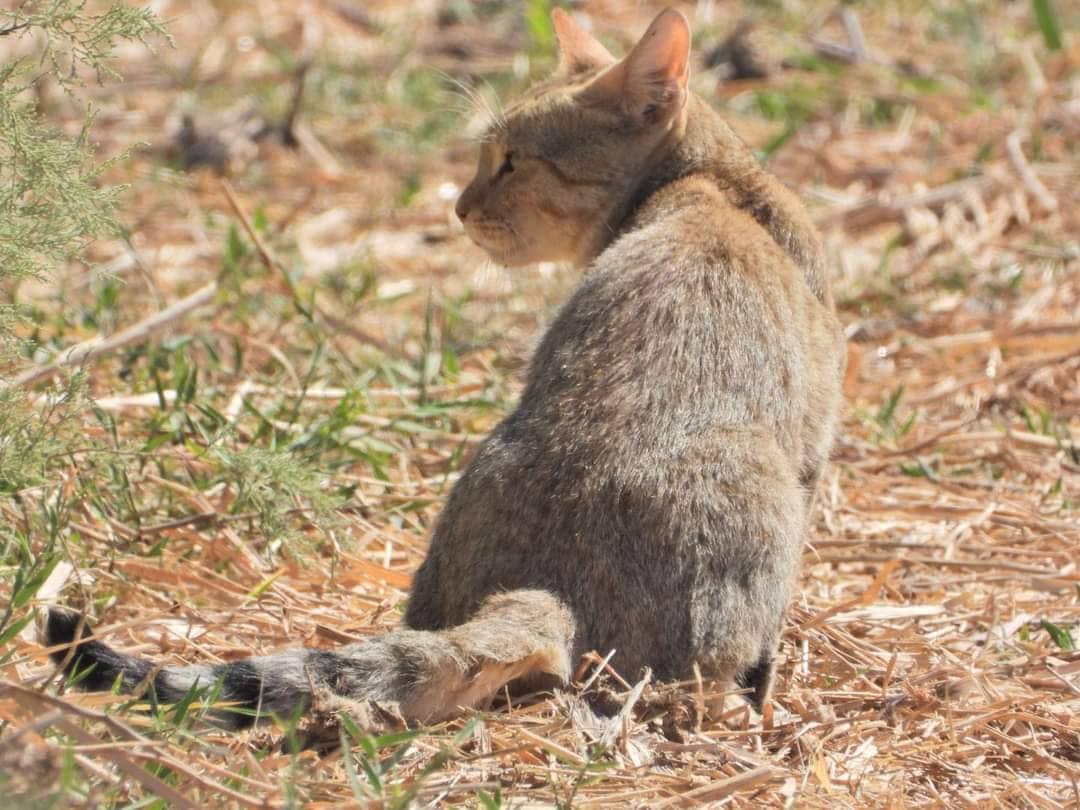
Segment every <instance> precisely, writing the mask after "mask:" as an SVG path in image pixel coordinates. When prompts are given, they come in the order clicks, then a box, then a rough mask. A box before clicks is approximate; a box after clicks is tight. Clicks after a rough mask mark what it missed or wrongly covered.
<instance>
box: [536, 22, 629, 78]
mask: <svg viewBox="0 0 1080 810" xmlns="http://www.w3.org/2000/svg"><path fill="white" fill-rule="evenodd" d="M551 24H552V25H553V26H554V27H555V38H556V39H558V40H559V66H558V67H557V68H556V69H555V73H556V74H561V75H563V76H573V75H574V74H575V73H581V72H582V71H586V70H595V69H596V68H606V67H609V66H611V65H614V64H615V57H614V56H612V55H611V53H609V52H608V49H607V48H605V47H604V46H603V45H601V44H600V41H599V40H598V39H597V38H596V37H594V36H593V35H592V34H590V33H589V32H588V31H586V30H585V29H584V28H582V27H581V26H580V25H578V24H577V23H576V22H574V20H573V18H572V17H571V16H570V15H569V14H567V13H566V12H565V11H563V10H562V9H561V8H558V7H556V8H553V9H552V10H551Z"/></svg>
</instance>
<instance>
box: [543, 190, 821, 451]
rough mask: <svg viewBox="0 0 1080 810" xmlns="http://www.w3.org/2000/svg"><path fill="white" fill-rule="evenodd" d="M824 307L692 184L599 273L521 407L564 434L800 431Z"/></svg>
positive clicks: (563, 320) (650, 215)
mask: <svg viewBox="0 0 1080 810" xmlns="http://www.w3.org/2000/svg"><path fill="white" fill-rule="evenodd" d="M815 307H820V303H819V302H818V301H817V299H816V298H815V296H814V295H813V294H812V292H811V291H810V290H809V288H808V287H807V286H806V284H805V282H804V280H803V277H802V274H801V272H800V270H799V268H798V267H796V266H795V264H794V263H793V262H792V260H791V259H790V258H789V257H788V256H787V254H785V252H784V251H783V250H782V249H781V248H780V247H779V245H777V244H776V243H775V242H774V241H773V240H772V239H771V238H770V237H769V235H768V234H767V233H766V232H765V230H764V229H763V228H762V227H761V226H760V225H759V224H758V223H757V222H756V221H755V220H754V219H753V218H751V217H750V216H749V215H748V214H746V213H745V212H744V211H742V210H740V209H739V208H738V207H736V206H735V205H734V204H733V203H732V202H731V200H730V199H729V197H728V195H727V194H726V193H725V192H724V191H723V190H722V189H721V188H719V187H718V186H717V185H716V183H715V182H713V181H711V180H710V178H708V177H698V176H690V177H686V178H683V179H681V180H678V181H676V182H673V183H670V184H668V185H667V186H665V187H664V188H662V189H661V190H659V191H658V192H656V193H655V194H653V195H652V196H651V197H650V199H649V200H648V201H647V202H646V203H645V204H644V205H643V206H642V207H641V208H640V210H639V211H638V212H637V214H636V215H635V216H634V217H633V218H632V220H631V221H630V222H629V223H628V225H627V227H626V228H624V229H623V232H622V233H621V234H620V235H619V237H618V238H616V239H615V240H614V241H613V242H612V243H611V245H610V246H609V247H608V248H607V249H606V250H605V251H604V252H603V253H601V254H600V255H599V256H598V257H597V258H596V259H595V260H594V262H593V264H592V266H591V267H590V268H589V270H588V272H587V274H586V278H585V280H584V281H583V283H582V285H581V286H580V287H579V289H578V290H577V291H576V292H575V294H574V295H573V296H572V297H571V298H570V300H569V301H568V302H567V303H566V305H565V306H564V307H563V309H562V310H561V312H560V313H559V315H558V316H557V318H556V319H555V322H554V323H553V324H552V326H551V328H550V329H549V331H548V333H547V334H546V335H545V338H544V340H543V341H542V343H541V345H540V347H539V349H538V351H537V353H536V356H535V357H534V362H533V365H532V368H531V370H530V375H529V377H530V382H529V386H528V388H527V391H526V393H525V394H524V396H523V397H522V402H523V404H524V405H525V407H526V408H527V409H530V410H532V409H535V410H536V411H537V412H538V413H543V414H545V416H544V417H543V419H544V422H545V424H547V425H548V426H550V427H552V428H554V429H556V430H565V429H566V428H567V427H568V425H567V424H559V423H563V422H565V421H566V420H574V421H596V422H597V423H598V424H599V423H601V422H604V423H610V422H611V420H614V421H615V422H616V423H619V424H626V423H627V422H640V423H641V424H642V425H643V426H645V427H646V428H648V429H649V430H650V432H651V431H655V432H656V437H657V440H658V441H666V442H670V441H671V439H672V437H673V436H677V435H679V434H683V435H687V434H689V433H692V432H693V431H695V430H697V429H700V428H703V427H707V426H708V424H709V423H716V422H723V423H748V422H750V421H754V420H757V419H760V418H762V417H766V418H767V419H768V421H775V422H777V423H786V425H787V426H788V429H791V427H792V426H793V424H794V423H795V422H797V421H798V419H799V414H798V411H799V409H800V408H801V404H800V403H801V402H802V401H803V400H804V398H805V390H806V387H807V386H806V380H805V373H806V366H807V362H806V361H807V357H806V352H807V348H808V346H809V343H810V341H809V340H808V334H807V331H808V329H809V328H810V327H811V321H813V320H814V318H813V316H812V314H811V313H810V312H809V311H808V310H810V309H812V308H815ZM553 412H558V413H561V414H563V415H564V416H563V418H560V419H558V420H552V418H551V416H550V414H551V413H553ZM637 435H638V437H639V438H640V437H641V436H643V435H644V436H646V437H647V436H648V435H649V434H648V433H641V432H639V433H638V434H637Z"/></svg>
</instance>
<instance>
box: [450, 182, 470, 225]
mask: <svg viewBox="0 0 1080 810" xmlns="http://www.w3.org/2000/svg"><path fill="white" fill-rule="evenodd" d="M471 209H472V201H471V200H470V199H469V190H468V189H465V191H463V192H462V193H461V196H460V197H458V200H457V203H456V204H455V205H454V213H455V214H457V218H458V219H460V220H461V221H462V222H464V221H465V217H467V216H468V215H469V211H470V210H471Z"/></svg>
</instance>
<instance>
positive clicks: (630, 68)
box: [586, 8, 690, 123]
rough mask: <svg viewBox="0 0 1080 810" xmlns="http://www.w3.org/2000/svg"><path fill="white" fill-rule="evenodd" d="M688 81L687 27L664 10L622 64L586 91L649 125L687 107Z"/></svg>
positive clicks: (677, 16)
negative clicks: (613, 103) (645, 121)
mask: <svg viewBox="0 0 1080 810" xmlns="http://www.w3.org/2000/svg"><path fill="white" fill-rule="evenodd" d="M689 82H690V24H689V23H688V22H687V21H686V17H684V16H683V15H682V14H681V13H680V12H679V11H676V10H675V9H673V8H669V9H666V10H665V11H662V12H660V14H659V15H657V17H656V19H655V20H653V21H652V24H651V25H650V26H649V28H648V30H646V31H645V34H644V35H643V36H642V37H641V39H640V40H638V43H637V44H636V45H635V46H634V47H633V49H632V50H631V51H630V53H628V54H627V55H626V56H625V57H623V59H622V61H621V62H619V63H618V64H616V65H613V66H612V67H611V68H609V69H608V70H606V71H604V72H603V73H602V74H601V75H600V76H598V77H597V78H596V80H595V81H594V82H593V83H592V84H591V85H590V86H589V87H588V88H587V90H586V93H587V95H588V96H590V97H591V98H592V99H593V100H596V101H605V102H613V101H614V102H617V103H619V104H620V105H621V106H622V107H623V108H624V109H626V110H628V111H629V112H631V113H632V114H635V115H638V116H642V117H644V118H645V119H647V120H649V121H657V122H664V123H666V122H669V121H671V120H672V119H674V118H675V117H677V116H678V115H679V114H680V113H681V112H682V111H683V109H684V108H685V107H686V99H687V94H688V89H687V86H688V84H689Z"/></svg>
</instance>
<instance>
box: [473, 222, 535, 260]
mask: <svg viewBox="0 0 1080 810" xmlns="http://www.w3.org/2000/svg"><path fill="white" fill-rule="evenodd" d="M465 233H467V234H468V235H469V238H470V239H471V240H472V241H473V243H474V244H475V245H476V246H477V247H479V248H481V249H482V250H483V251H484V252H485V253H487V254H488V255H489V256H490V257H491V258H492V260H493V261H496V262H500V263H508V262H510V261H511V260H512V258H513V256H515V255H516V254H519V253H521V252H522V251H523V250H524V248H525V245H524V243H523V240H522V239H521V237H520V236H519V235H518V234H517V233H516V232H515V231H514V229H513V228H512V227H510V226H509V225H506V224H504V223H501V222H493V221H490V220H487V221H475V220H469V221H467V222H466V223H465Z"/></svg>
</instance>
